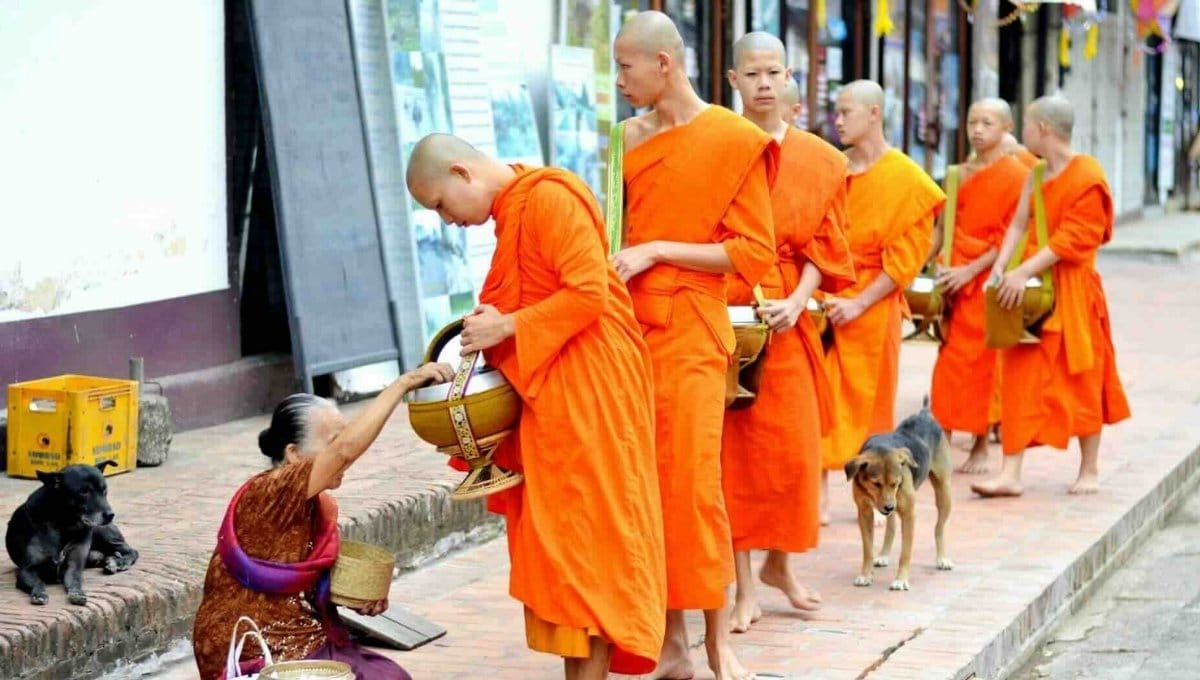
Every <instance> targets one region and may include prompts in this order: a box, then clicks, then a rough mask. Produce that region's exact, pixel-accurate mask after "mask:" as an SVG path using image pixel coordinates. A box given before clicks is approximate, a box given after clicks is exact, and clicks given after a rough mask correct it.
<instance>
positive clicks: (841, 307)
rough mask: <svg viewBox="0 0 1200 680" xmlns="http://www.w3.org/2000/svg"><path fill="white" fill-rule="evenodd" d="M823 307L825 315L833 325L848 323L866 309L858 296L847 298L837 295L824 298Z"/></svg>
mask: <svg viewBox="0 0 1200 680" xmlns="http://www.w3.org/2000/svg"><path fill="white" fill-rule="evenodd" d="M825 309H826V310H827V313H826V315H825V317H826V318H827V319H829V322H830V323H832V324H833V325H834V326H841V325H843V324H847V323H850V322H851V321H854V320H855V319H857V318H858V317H860V316H862V313H863V312H865V311H866V308H865V307H863V304H862V302H861V301H860V300H859V299H858V298H854V299H848V298H839V297H830V298H826V299H825Z"/></svg>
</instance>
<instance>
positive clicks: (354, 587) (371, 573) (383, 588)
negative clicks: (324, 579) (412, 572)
mask: <svg viewBox="0 0 1200 680" xmlns="http://www.w3.org/2000/svg"><path fill="white" fill-rule="evenodd" d="M395 566H396V558H395V557H394V556H393V555H392V553H390V552H388V551H387V550H384V549H383V548H380V547H379V546H375V545H370V544H367V543H359V542H358V541H342V545H341V548H340V549H339V550H338V558H337V562H334V564H333V576H332V577H331V581H330V591H331V592H330V599H331V600H333V602H334V603H335V604H340V605H342V606H344V607H352V608H355V609H357V608H361V607H365V606H366V605H368V604H372V603H375V602H378V601H380V600H383V599H386V598H387V595H388V589H389V588H390V587H391V585H392V569H393V568H394V567H395Z"/></svg>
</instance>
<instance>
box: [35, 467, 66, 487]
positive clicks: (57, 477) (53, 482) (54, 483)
mask: <svg viewBox="0 0 1200 680" xmlns="http://www.w3.org/2000/svg"><path fill="white" fill-rule="evenodd" d="M37 478H38V479H40V480H41V481H42V484H45V485H46V486H48V487H50V488H51V489H57V488H60V487H61V486H62V482H63V476H62V473H61V472H42V471H41V470H38V472H37Z"/></svg>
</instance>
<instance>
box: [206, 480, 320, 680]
mask: <svg viewBox="0 0 1200 680" xmlns="http://www.w3.org/2000/svg"><path fill="white" fill-rule="evenodd" d="M311 470H312V460H311V459H309V460H305V461H302V462H299V463H288V464H285V465H282V466H280V467H277V468H275V469H273V470H268V471H266V472H262V473H260V474H258V475H255V476H254V477H253V478H252V479H251V480H250V486H249V487H248V488H247V489H246V492H245V493H244V494H242V498H241V500H240V501H238V507H237V512H236V514H235V516H234V519H233V521H234V530H235V531H236V532H237V537H238V541H239V542H240V543H241V546H242V549H243V550H245V551H246V553H247V554H248V555H251V556H253V557H257V558H259V559H266V560H271V561H274V562H299V561H301V560H303V559H305V558H307V557H308V554H309V552H310V551H311V550H312V546H313V543H312V540H313V533H314V531H315V519H316V510H317V504H316V501H315V499H308V498H307V496H308V475H309V472H310V471H311ZM239 616H249V617H250V618H251V619H254V622H255V623H257V624H258V626H259V628H261V629H262V632H263V637H264V638H265V639H266V641H267V646H268V647H270V648H271V654H272V655H273V656H274V658H275V661H291V660H297V659H303V658H305V657H307V656H308V655H309V654H312V653H313V652H315V651H316V650H317V648H319V647H320V646H321V645H323V644H325V633H324V632H323V630H322V629H321V622H320V621H319V620H318V619H317V615H316V612H315V610H314V609H313V607H312V605H311V604H310V603H309V601H308V599H307V593H301V594H299V595H268V594H263V593H256V592H254V591H252V590H250V589H248V588H246V587H245V586H243V585H242V584H240V583H238V582H237V580H236V579H235V578H234V577H233V576H232V575H231V574H230V573H229V572H228V571H227V570H226V569H225V566H224V564H222V562H221V558H220V556H219V555H218V554H217V553H216V551H214V552H213V556H212V559H211V560H209V563H208V575H207V576H206V577H205V579H204V599H203V600H202V601H201V602H200V609H199V611H197V612H196V625H195V628H193V630H192V649H193V651H194V652H195V655H196V666H197V667H199V669H200V677H201V678H202V680H215V679H216V678H217V677H219V676H220V675H221V672H222V671H224V670H225V657H226V655H227V654H228V653H229V636H230V635H231V634H232V633H233V625H234V624H235V623H236V622H237V620H238V617H239ZM258 655H259V651H258V646H257V645H256V644H254V643H253V642H249V641H248V642H247V643H246V646H245V650H244V654H243V658H253V657H256V656H258Z"/></svg>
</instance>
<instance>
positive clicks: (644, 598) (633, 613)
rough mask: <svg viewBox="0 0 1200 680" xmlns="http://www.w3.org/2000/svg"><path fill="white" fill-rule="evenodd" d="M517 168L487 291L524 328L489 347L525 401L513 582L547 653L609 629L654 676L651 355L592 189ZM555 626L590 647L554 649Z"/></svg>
mask: <svg viewBox="0 0 1200 680" xmlns="http://www.w3.org/2000/svg"><path fill="white" fill-rule="evenodd" d="M515 169H516V170H517V171H518V176H517V178H516V179H514V180H513V181H512V182H510V183H509V184H508V185H507V186H505V187H504V189H503V190H501V191H500V193H499V194H498V195H497V196H496V199H495V203H494V204H493V206H492V215H493V217H494V218H495V220H496V239H497V243H496V251H495V255H494V257H493V258H492V267H491V269H490V270H489V272H488V276H487V279H486V281H485V283H484V287H483V290H482V291H481V293H480V301H481V302H483V303H487V304H492V305H495V306H496V307H497V308H498V309H499V310H500V311H501V312H504V313H511V314H512V315H513V319H514V326H515V329H516V333H515V334H514V335H513V337H512V338H509V339H508V340H506V341H504V342H503V343H501V344H499V345H497V346H496V347H494V348H492V349H490V350H488V351H487V352H486V358H487V360H488V362H490V363H491V364H492V365H494V366H496V367H497V368H499V369H500V370H501V371H502V372H503V373H504V375H505V377H507V378H508V380H509V381H510V382H511V383H512V384H513V387H514V388H515V389H516V390H517V392H518V393H519V394H520V395H521V400H522V404H523V407H522V411H521V420H520V425H519V427H518V429H517V432H515V433H514V434H513V435H510V436H509V438H508V439H507V440H505V442H504V444H502V446H501V450H500V451H498V452H497V455H496V460H497V462H499V463H501V464H502V465H504V466H506V467H512V468H514V469H517V470H520V471H522V472H523V473H524V475H525V482H524V484H521V485H520V486H517V487H514V488H513V489H511V490H508V491H505V492H501V493H500V494H496V495H493V496H492V497H491V498H490V500H491V503H490V505H491V506H492V508H493V509H496V510H500V511H503V512H504V514H505V515H506V519H507V525H508V545H509V553H510V557H511V560H512V575H511V579H510V592H511V594H512V595H513V597H515V598H517V599H518V600H520V601H521V602H523V603H524V604H525V606H526V608H527V613H528V614H529V616H528V617H527V619H528V620H530V622H531V625H530V626H529V628H528V637H529V640H530V643H531V646H533V647H534V648H535V649H539V650H540V651H549V652H553V653H558V654H560V655H567V656H587V635H586V634H591V635H598V636H600V637H603V638H604V639H605V640H608V641H609V642H611V643H612V644H613V645H614V646H615V650H614V657H613V660H612V669H613V671H614V672H619V673H629V674H638V673H647V672H649V671H651V670H652V669H653V668H654V666H655V663H656V661H657V659H658V655H659V651H660V649H661V646H662V640H663V634H664V626H665V622H664V620H663V610H664V608H665V606H666V583H665V581H664V566H663V565H664V559H665V557H664V553H663V539H662V510H661V507H660V503H659V494H658V480H657V471H656V468H655V458H654V429H653V428H654V410H653V399H654V392H653V388H652V386H651V384H650V370H651V369H650V353H649V350H648V349H647V347H646V343H645V341H643V340H642V337H641V333H640V330H639V328H638V324H637V321H636V319H635V318H634V315H633V305H632V302H631V300H630V298H629V293H628V292H627V291H626V289H625V286H624V285H623V284H622V283H621V280H620V278H619V277H618V276H617V273H616V270H615V269H614V268H613V267H612V265H611V264H610V263H609V261H608V245H607V237H606V236H605V232H604V223H603V218H602V217H601V215H600V211H599V206H598V204H597V203H596V199H595V198H594V197H593V195H592V193H591V190H590V189H589V188H588V187H587V185H586V184H584V183H583V182H582V181H581V180H580V179H579V178H577V177H576V176H575V175H572V174H570V173H569V172H566V171H564V170H559V169H556V168H546V169H539V170H528V169H526V168H523V167H521V166H515ZM548 631H549V632H551V633H554V635H553V638H552V639H553V640H556V641H562V640H563V639H567V640H570V639H572V638H573V639H574V640H575V641H576V642H580V641H581V642H582V649H580V646H579V645H578V644H576V645H574V646H572V645H569V644H568V645H567V646H566V647H563V646H562V645H561V644H558V643H557V642H556V643H552V644H550V646H549V647H547V646H546V644H545V641H546V639H547V632H548ZM571 633H575V634H574V635H571ZM584 633H586V634H584ZM539 640H540V641H541V642H542V644H539ZM572 649H575V650H577V651H581V652H582V653H572V652H571V650H572Z"/></svg>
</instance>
